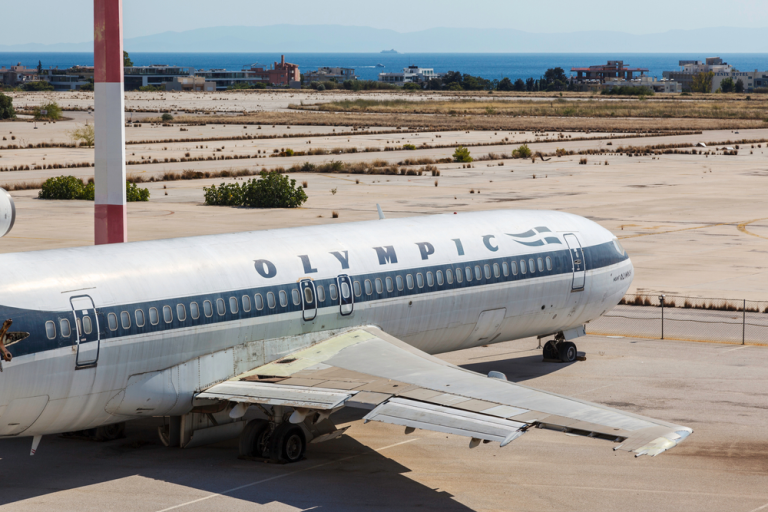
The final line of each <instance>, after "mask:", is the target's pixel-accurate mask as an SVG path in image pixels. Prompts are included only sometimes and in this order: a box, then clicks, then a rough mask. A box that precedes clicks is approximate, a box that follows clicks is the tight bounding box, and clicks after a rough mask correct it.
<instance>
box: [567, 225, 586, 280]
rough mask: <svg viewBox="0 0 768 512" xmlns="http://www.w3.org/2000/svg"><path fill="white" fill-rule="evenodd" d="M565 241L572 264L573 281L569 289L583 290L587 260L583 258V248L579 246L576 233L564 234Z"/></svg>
mask: <svg viewBox="0 0 768 512" xmlns="http://www.w3.org/2000/svg"><path fill="white" fill-rule="evenodd" d="M563 238H564V239H565V243H566V244H568V249H569V252H570V253H571V263H572V264H573V283H572V285H571V291H574V292H580V291H582V290H584V284H585V281H586V275H587V262H586V261H585V260H584V250H583V249H582V247H581V243H580V242H579V239H578V238H576V235H574V234H572V233H568V234H567V235H564V236H563Z"/></svg>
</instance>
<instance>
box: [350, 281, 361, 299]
mask: <svg viewBox="0 0 768 512" xmlns="http://www.w3.org/2000/svg"><path fill="white" fill-rule="evenodd" d="M352 290H353V291H354V293H355V297H360V296H361V295H362V294H363V287H362V286H360V281H354V282H353V283H352Z"/></svg>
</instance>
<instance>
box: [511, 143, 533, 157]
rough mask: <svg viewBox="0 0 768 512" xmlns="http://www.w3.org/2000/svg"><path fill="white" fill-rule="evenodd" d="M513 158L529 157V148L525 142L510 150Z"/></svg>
mask: <svg viewBox="0 0 768 512" xmlns="http://www.w3.org/2000/svg"><path fill="white" fill-rule="evenodd" d="M512 157H513V158H530V157H531V148H529V147H528V145H527V144H523V145H522V146H520V147H519V148H517V149H516V150H514V151H513V152H512Z"/></svg>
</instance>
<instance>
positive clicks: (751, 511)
mask: <svg viewBox="0 0 768 512" xmlns="http://www.w3.org/2000/svg"><path fill="white" fill-rule="evenodd" d="M766 508H768V503H766V504H765V505H763V506H762V507H757V508H756V509H753V510H750V511H749V512H757V511H758V510H764V509H766Z"/></svg>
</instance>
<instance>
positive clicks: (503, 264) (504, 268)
mask: <svg viewBox="0 0 768 512" xmlns="http://www.w3.org/2000/svg"><path fill="white" fill-rule="evenodd" d="M501 273H502V274H504V277H509V264H508V263H507V262H506V261H502V262H501Z"/></svg>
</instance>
